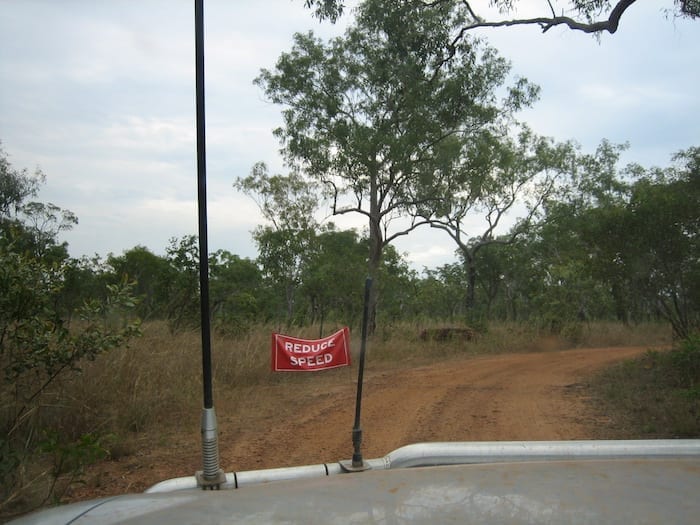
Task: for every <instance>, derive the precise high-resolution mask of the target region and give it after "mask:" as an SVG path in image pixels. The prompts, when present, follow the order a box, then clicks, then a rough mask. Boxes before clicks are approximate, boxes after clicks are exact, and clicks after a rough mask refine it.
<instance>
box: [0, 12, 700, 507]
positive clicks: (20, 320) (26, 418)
mask: <svg viewBox="0 0 700 525" xmlns="http://www.w3.org/2000/svg"><path fill="white" fill-rule="evenodd" d="M314 3H315V2H308V3H307V4H309V5H313V4H314ZM409 4H410V3H403V2H398V3H386V2H379V1H377V0H367V1H365V2H363V3H362V4H361V5H360V6H359V8H358V10H357V12H356V19H355V21H354V22H353V24H352V25H351V26H349V28H348V30H347V32H346V34H345V35H344V36H343V37H339V38H338V39H335V40H334V41H332V42H327V43H326V42H323V41H322V40H320V39H317V38H316V37H315V36H313V34H306V35H296V36H295V37H294V44H293V49H292V51H291V52H288V53H283V54H282V55H281V56H280V58H279V61H278V62H277V64H276V65H275V67H274V68H271V69H270V70H263V71H261V74H260V76H259V77H258V79H257V83H258V84H259V85H260V87H261V88H262V89H263V91H264V93H265V95H266V96H267V98H268V99H270V100H271V101H272V102H275V103H278V104H280V105H284V106H285V111H284V125H283V126H282V127H280V128H279V129H277V130H275V132H274V133H275V135H276V136H277V137H278V138H279V139H280V145H281V147H282V153H283V155H284V157H285V161H286V165H288V166H290V167H291V168H292V171H291V172H290V173H289V174H271V173H269V172H268V170H267V167H266V165H265V164H264V163H263V162H260V163H257V164H256V165H255V166H254V167H253V168H252V171H251V174H250V176H248V177H244V178H239V179H237V180H235V181H232V183H233V188H232V191H234V189H235V190H238V191H242V192H244V193H245V194H247V195H248V196H250V197H251V198H253V199H254V200H255V202H256V203H257V204H258V206H259V208H260V212H261V214H262V216H263V217H264V221H265V222H264V224H262V225H260V226H259V227H257V228H256V229H255V230H254V231H253V232H252V235H253V240H254V241H255V243H256V246H257V249H258V255H257V257H256V258H254V259H248V258H242V257H240V256H238V255H236V254H233V253H230V252H228V251H226V250H219V251H216V252H214V253H209V254H204V256H205V257H208V262H209V271H210V275H209V281H210V294H209V296H210V297H209V298H210V303H211V304H210V306H211V318H210V322H211V325H212V327H213V332H214V344H213V350H214V363H215V375H214V380H215V383H216V388H217V392H220V393H222V394H221V395H222V396H223V397H226V398H228V399H233V398H236V397H237V396H239V394H241V393H243V394H244V395H242V396H241V397H245V396H246V395H248V393H249V392H250V389H254V388H255V387H258V386H260V385H265V384H270V383H275V382H284V381H288V382H294V383H299V384H303V382H304V381H307V379H305V378H304V377H301V376H278V375H272V374H271V373H270V372H269V362H268V359H269V335H270V332H272V331H281V332H285V333H288V334H290V335H297V336H302V337H309V338H313V337H318V336H322V335H327V334H329V333H330V332H331V331H334V330H336V329H337V328H339V327H341V326H346V325H347V326H349V327H350V328H351V330H353V331H354V333H355V334H357V333H359V330H358V329H357V328H358V326H359V324H360V319H361V317H362V312H363V304H362V301H363V288H364V281H365V278H366V276H367V275H369V276H371V277H372V279H373V283H374V284H373V287H372V293H371V296H370V308H369V310H370V315H371V319H370V334H371V343H370V347H371V350H370V356H369V358H370V359H371V360H372V363H373V366H383V367H396V366H410V365H413V364H425V363H428V362H431V361H435V360H439V359H449V358H451V357H453V356H455V355H464V354H465V353H466V354H469V355H479V354H484V353H495V352H526V351H532V350H542V349H545V350H546V349H550V350H558V349H563V348H571V347H577V346H579V347H580V346H597V347H600V346H615V345H642V346H649V347H650V348H651V347H656V346H658V345H665V346H668V345H669V344H670V343H671V341H672V338H675V340H677V341H678V348H677V349H676V350H674V351H672V352H668V353H666V352H659V351H656V350H655V351H651V352H650V353H649V354H648V355H647V356H645V357H644V359H643V360H641V361H637V362H634V363H630V364H624V365H621V366H620V367H618V368H615V369H614V370H612V371H609V372H606V374H609V375H604V376H601V379H600V383H596V384H597V386H596V389H598V390H597V391H598V392H600V395H599V397H600V399H601V400H607V401H606V402H608V403H612V404H613V405H615V406H616V408H618V409H619V410H620V411H621V414H622V413H624V414H626V415H624V416H623V415H620V416H619V419H616V421H620V423H619V426H620V429H621V432H623V433H625V435H626V436H641V435H649V436H662V435H663V436H689V435H697V402H698V383H697V362H698V357H697V353H698V351H697V345H698V343H697V333H698V330H699V329H700V265H698V261H699V260H700V244H699V240H700V236H699V235H698V231H700V214H699V213H698V210H700V147H689V148H688V149H685V150H682V151H679V152H678V153H677V154H675V155H674V156H673V157H672V158H671V164H670V165H669V166H668V167H664V168H661V167H651V168H645V167H642V166H640V165H638V164H634V163H632V164H629V165H626V166H620V165H619V161H620V158H621V155H622V153H623V152H624V150H625V145H621V144H612V143H610V142H608V141H607V140H604V139H603V140H601V142H600V145H599V146H598V148H597V149H596V150H595V151H594V152H583V151H581V148H580V146H578V145H577V144H576V143H575V142H573V141H566V142H563V143H558V142H555V141H554V140H553V139H551V138H549V137H542V136H539V135H538V134H537V133H536V132H535V131H534V130H531V129H530V128H529V127H528V126H527V125H526V124H525V123H523V122H519V121H518V120H517V119H518V116H519V113H520V112H521V111H522V110H524V109H527V108H528V107H530V106H532V105H533V104H535V103H536V101H537V98H538V96H539V94H540V93H539V88H538V87H537V86H536V85H534V84H532V83H530V82H529V81H528V80H526V79H524V78H517V77H515V76H514V75H513V74H512V73H511V71H510V64H509V63H508V61H507V60H506V59H504V58H503V57H500V56H499V54H498V52H497V51H496V50H495V49H492V48H490V47H489V46H488V45H487V44H486V42H485V41H483V40H477V39H471V38H470V37H469V36H468V35H466V34H464V35H461V36H460V38H458V39H456V40H455V39H454V32H455V31H459V30H460V28H461V27H462V24H463V21H464V20H465V19H469V18H465V16H467V15H468V13H466V12H465V11H464V10H465V9H467V8H468V6H467V5H466V4H464V3H459V2H434V5H433V6H432V8H431V9H429V10H417V9H411V8H410V5H409ZM328 5H338V4H337V3H335V2H331V3H329V4H328ZM43 181H44V175H43V174H42V173H41V172H39V171H37V172H36V173H29V172H28V171H27V170H26V169H18V168H15V167H13V166H12V164H11V162H10V161H9V157H8V156H7V155H6V154H5V153H4V151H0V368H1V371H0V373H2V378H1V381H2V382H1V383H0V516H4V515H9V514H12V513H16V512H21V511H26V510H27V509H29V508H31V507H32V506H37V505H42V504H47V503H51V502H55V501H60V500H61V497H62V494H63V493H64V491H65V490H66V488H67V487H69V486H70V484H71V483H75V482H78V481H80V479H81V473H82V471H83V468H84V467H85V466H86V465H88V464H90V463H91V462H94V461H96V460H99V459H100V458H106V457H112V458H115V457H119V456H123V455H131V454H134V453H135V450H137V444H138V442H139V440H140V439H142V437H143V436H144V435H147V434H149V433H152V432H162V431H163V430H162V429H166V428H167V427H168V425H173V424H177V422H179V421H180V420H182V418H184V417H185V415H186V414H192V413H196V412H197V411H198V410H199V408H200V405H201V402H200V390H201V386H200V380H199V376H200V354H199V348H200V338H199V335H198V334H199V328H200V323H201V320H200V307H199V277H198V272H199V257H200V254H199V251H198V240H197V237H196V236H194V235H185V236H183V237H181V238H173V239H171V240H170V242H169V244H168V246H166V247H155V248H156V250H158V252H156V251H152V249H151V248H149V247H145V246H134V247H133V248H129V249H127V250H125V251H124V252H123V253H122V254H108V255H107V256H106V257H102V256H99V255H96V256H94V257H81V258H74V257H71V256H70V255H69V251H68V246H67V244H66V243H65V242H62V241H61V236H62V233H63V232H64V231H66V230H68V229H70V228H73V227H76V225H77V224H78V218H77V217H76V216H75V215H74V214H73V213H72V212H70V211H69V210H65V209H62V208H60V207H59V206H57V205H56V204H53V203H47V202H41V201H40V199H39V194H40V189H41V186H42V183H43ZM322 204H325V205H327V208H326V209H330V210H331V213H332V214H333V215H344V214H347V213H355V214H359V215H361V216H363V217H364V218H365V219H366V220H367V222H366V229H365V230H363V231H356V230H339V229H338V228H337V227H336V226H335V225H334V224H333V223H332V222H329V221H327V220H326V221H320V220H319V217H321V216H322V215H323V214H324V212H323V210H322V208H321V205H322ZM510 219H512V220H510ZM419 227H420V228H432V229H433V230H432V231H433V233H434V236H435V244H440V245H444V244H447V245H451V246H453V248H454V250H455V253H456V262H454V263H451V264H445V265H442V266H440V267H437V268H424V269H423V270H422V271H421V272H419V271H417V270H416V269H412V268H411V267H410V265H409V263H408V262H407V260H406V257H405V256H404V255H403V254H401V253H400V252H399V251H398V250H397V249H396V247H395V245H394V244H393V243H394V241H395V240H396V239H397V238H400V237H403V236H405V235H410V234H411V232H412V231H413V230H415V229H416V228H419ZM102 233H104V234H109V232H102ZM438 237H439V238H438ZM445 328H453V329H462V330H467V329H468V333H470V334H472V336H471V337H469V338H460V337H458V336H457V334H458V333H460V332H455V335H454V336H453V337H452V338H448V339H446V340H445V338H443V337H442V336H441V337H429V336H426V337H421V334H422V333H423V331H424V330H431V329H438V330H440V329H445ZM461 333H467V332H461ZM357 339H358V338H357V337H355V338H354V341H353V344H354V345H357V344H358V340H357ZM351 374H352V369H343V370H337V371H331V372H330V373H328V374H326V373H324V374H323V376H322V377H321V379H320V380H321V381H332V380H335V379H338V378H345V379H348V380H351ZM628 384H629V385H634V386H629V387H628V386H626V385H628ZM606 385H607V387H606ZM608 387H610V388H608ZM246 389H248V390H246ZM652 401H654V402H653V403H652ZM601 402H602V401H601ZM652 405H653V406H658V407H659V411H658V413H654V414H652V413H651V410H652V408H650V407H652ZM606 410H607V408H606ZM629 414H635V415H636V416H639V418H638V419H636V420H635V421H637V422H632V421H633V420H632V419H629V418H627V415H629ZM655 414H656V415H655ZM662 415H664V417H666V419H661V416H662ZM636 416H635V417H636ZM615 417H618V416H615ZM693 418H695V424H694V425H693V424H692V420H693Z"/></svg>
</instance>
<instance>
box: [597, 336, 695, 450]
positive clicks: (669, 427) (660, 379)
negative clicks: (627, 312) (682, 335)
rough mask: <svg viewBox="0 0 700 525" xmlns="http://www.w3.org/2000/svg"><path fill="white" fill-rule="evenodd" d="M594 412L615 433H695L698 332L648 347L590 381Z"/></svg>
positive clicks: (660, 435)
mask: <svg viewBox="0 0 700 525" xmlns="http://www.w3.org/2000/svg"><path fill="white" fill-rule="evenodd" d="M590 390H591V394H592V399H593V404H594V406H595V410H596V412H598V413H600V414H605V416H606V417H607V418H609V422H608V423H607V425H606V434H607V435H608V436H614V437H616V438H618V439H654V438H700V338H698V336H694V337H690V338H688V339H686V340H684V341H681V342H679V343H678V344H676V345H675V346H674V348H673V349H672V350H670V351H663V352H662V351H658V350H649V351H648V352H647V353H646V354H645V355H644V356H643V357H640V358H638V359H633V360H630V361H625V362H623V363H619V364H617V365H615V366H613V367H611V368H608V369H606V370H604V371H602V372H601V373H600V374H598V375H597V376H596V377H595V378H594V379H593V380H592V382H591V383H590Z"/></svg>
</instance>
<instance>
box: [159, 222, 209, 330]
mask: <svg viewBox="0 0 700 525" xmlns="http://www.w3.org/2000/svg"><path fill="white" fill-rule="evenodd" d="M165 254H166V259H167V261H168V264H169V266H168V273H167V277H166V283H167V297H168V302H167V306H166V315H167V318H168V323H169V325H170V329H171V330H172V331H176V330H181V329H183V328H195V327H199V325H200V322H201V318H200V308H199V301H200V295H199V246H198V240H197V236H196V235H185V236H184V237H182V239H177V238H175V237H173V238H172V239H170V244H169V245H168V247H167V248H166V249H165Z"/></svg>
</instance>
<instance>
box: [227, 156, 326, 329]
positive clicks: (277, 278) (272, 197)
mask: <svg viewBox="0 0 700 525" xmlns="http://www.w3.org/2000/svg"><path fill="white" fill-rule="evenodd" d="M234 188H236V189H238V190H239V191H242V192H243V193H245V194H246V195H248V196H249V197H251V198H252V199H253V200H254V201H255V203H256V204H257V205H258V208H259V209H260V212H261V213H262V215H263V217H264V218H265V219H266V220H267V221H268V223H269V224H267V225H261V226H258V227H256V228H255V230H254V231H253V239H254V240H255V242H256V244H257V246H258V262H259V263H260V265H261V267H262V269H263V272H264V274H265V277H266V278H267V279H268V281H269V282H272V283H277V284H279V285H281V286H282V287H283V291H282V292H281V293H282V294H283V295H284V297H285V315H286V319H287V323H288V324H289V323H290V322H291V321H292V318H293V317H294V303H295V300H296V291H297V289H298V287H299V285H300V283H301V274H302V272H303V269H304V265H305V263H306V261H308V259H309V258H310V257H311V255H312V253H313V250H314V246H315V237H316V234H317V231H318V229H319V227H320V226H319V224H318V222H317V220H316V218H315V213H316V210H317V208H318V200H319V196H318V191H317V189H316V186H315V185H314V183H313V182H310V181H308V180H306V179H304V177H303V176H302V175H301V174H300V173H299V172H296V171H292V172H291V173H289V174H288V175H271V174H270V173H269V172H268V169H267V166H266V165H265V164H264V163H262V162H259V163H257V164H256V165H255V166H253V169H252V170H251V173H250V175H249V176H248V177H245V178H239V179H237V180H236V182H235V183H234Z"/></svg>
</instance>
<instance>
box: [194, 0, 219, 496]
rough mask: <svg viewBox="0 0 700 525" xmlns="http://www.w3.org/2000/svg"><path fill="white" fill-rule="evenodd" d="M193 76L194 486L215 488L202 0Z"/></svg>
mask: <svg viewBox="0 0 700 525" xmlns="http://www.w3.org/2000/svg"><path fill="white" fill-rule="evenodd" d="M194 24H195V77H196V82H195V83H196V88H195V89H196V100H197V203H198V207H199V294H200V310H201V330H202V383H203V386H204V408H203V409H202V422H201V429H202V461H203V464H204V469H203V470H201V471H197V473H196V474H195V477H196V478H197V486H199V487H201V488H203V489H218V488H219V486H220V485H221V484H222V483H225V482H226V474H224V471H223V470H222V469H221V468H220V467H219V430H218V426H217V423H216V412H215V411H214V396H213V394H212V367H211V328H210V322H209V241H208V235H207V154H206V136H205V121H204V114H205V112H204V0H195V2H194Z"/></svg>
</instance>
